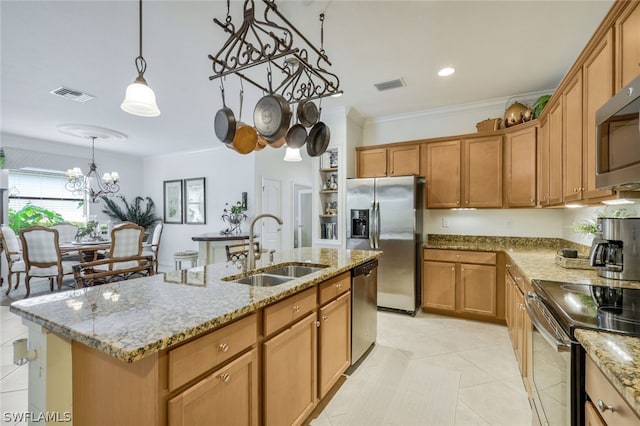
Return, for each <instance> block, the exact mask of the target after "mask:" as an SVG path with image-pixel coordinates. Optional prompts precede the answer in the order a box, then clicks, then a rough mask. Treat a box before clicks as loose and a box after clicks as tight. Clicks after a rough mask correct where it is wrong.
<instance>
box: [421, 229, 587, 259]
mask: <svg viewBox="0 0 640 426" xmlns="http://www.w3.org/2000/svg"><path fill="white" fill-rule="evenodd" d="M425 244H426V245H427V246H428V247H438V246H443V247H447V248H455V247H456V246H460V247H466V248H476V249H478V250H491V249H493V250H509V249H514V250H517V249H530V248H539V249H552V250H560V249H562V248H573V249H576V250H578V254H579V255H581V256H584V255H587V254H588V253H589V248H590V247H589V246H587V245H583V244H578V243H574V242H573V241H568V240H564V239H562V238H538V237H500V236H486V235H450V234H427V238H426V241H425Z"/></svg>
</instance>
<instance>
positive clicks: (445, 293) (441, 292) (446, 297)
mask: <svg viewBox="0 0 640 426" xmlns="http://www.w3.org/2000/svg"><path fill="white" fill-rule="evenodd" d="M422 306H423V307H427V308H435V309H446V310H448V311H455V309H456V265H455V263H446V262H433V261H428V260H427V261H424V262H423V274H422Z"/></svg>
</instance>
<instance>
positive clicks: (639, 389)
mask: <svg viewBox="0 0 640 426" xmlns="http://www.w3.org/2000/svg"><path fill="white" fill-rule="evenodd" d="M575 336H576V338H577V339H578V341H579V342H580V344H581V345H582V346H583V347H584V348H585V350H586V352H587V356H589V357H591V359H592V360H593V361H594V362H595V364H596V365H597V366H598V367H599V368H600V370H601V371H602V372H603V373H604V375H605V376H606V377H607V378H608V379H609V381H610V382H611V383H612V384H613V386H614V387H615V388H616V389H617V390H618V392H620V394H621V395H622V397H623V398H624V399H625V401H627V403H628V404H629V405H630V406H631V408H633V409H634V410H635V412H636V413H637V414H638V415H640V339H639V338H637V337H630V336H623V335H620V334H615V333H607V332H604V331H595V330H582V329H578V330H576V332H575Z"/></svg>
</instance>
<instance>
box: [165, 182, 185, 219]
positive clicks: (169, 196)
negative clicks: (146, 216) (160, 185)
mask: <svg viewBox="0 0 640 426" xmlns="http://www.w3.org/2000/svg"><path fill="white" fill-rule="evenodd" d="M182 222H183V220H182V180H181V179H179V180H165V181H164V223H182Z"/></svg>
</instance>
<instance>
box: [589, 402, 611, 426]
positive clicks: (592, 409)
mask: <svg viewBox="0 0 640 426" xmlns="http://www.w3.org/2000/svg"><path fill="white" fill-rule="evenodd" d="M584 425H585V426H607V424H606V423H605V421H604V420H603V419H602V417H600V414H598V409H597V408H596V406H595V405H593V402H591V401H587V402H585V403H584Z"/></svg>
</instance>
